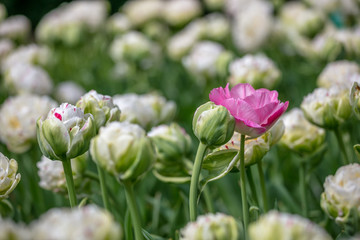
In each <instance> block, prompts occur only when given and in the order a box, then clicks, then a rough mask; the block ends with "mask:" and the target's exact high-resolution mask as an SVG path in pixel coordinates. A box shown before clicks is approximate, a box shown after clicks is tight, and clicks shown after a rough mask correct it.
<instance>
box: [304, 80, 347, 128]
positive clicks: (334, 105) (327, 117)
mask: <svg viewBox="0 0 360 240" xmlns="http://www.w3.org/2000/svg"><path fill="white" fill-rule="evenodd" d="M301 109H302V110H303V112H304V115H305V117H306V118H307V119H308V120H309V121H310V122H311V123H313V124H315V125H317V126H319V127H322V128H327V129H334V128H336V127H337V126H339V125H340V124H342V123H343V122H345V120H347V119H348V118H349V117H350V115H351V113H352V110H351V105H350V101H349V91H348V89H346V88H344V87H343V86H341V85H334V86H332V87H331V88H329V89H324V88H317V89H315V90H314V92H312V93H310V94H309V95H307V96H306V97H305V98H304V100H303V102H302V103H301Z"/></svg>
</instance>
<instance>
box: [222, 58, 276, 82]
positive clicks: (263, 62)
mask: <svg viewBox="0 0 360 240" xmlns="http://www.w3.org/2000/svg"><path fill="white" fill-rule="evenodd" d="M229 70H230V78H229V82H230V85H232V86H235V85H236V84H238V83H249V84H251V85H252V86H253V87H254V88H262V87H265V88H268V89H272V88H274V87H275V85H276V84H277V83H278V82H279V79H280V75H281V73H280V71H279V69H278V68H277V67H276V66H275V63H274V62H273V61H272V60H271V59H270V58H268V57H266V56H264V55H250V54H248V55H245V56H244V57H243V58H240V59H236V60H234V61H233V62H232V63H230V66H229Z"/></svg>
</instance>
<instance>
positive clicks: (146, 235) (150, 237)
mask: <svg viewBox="0 0 360 240" xmlns="http://www.w3.org/2000/svg"><path fill="white" fill-rule="evenodd" d="M142 233H143V236H144V238H145V239H146V240H166V238H162V237H160V236H156V235H154V234H150V233H149V232H147V231H146V230H145V229H142Z"/></svg>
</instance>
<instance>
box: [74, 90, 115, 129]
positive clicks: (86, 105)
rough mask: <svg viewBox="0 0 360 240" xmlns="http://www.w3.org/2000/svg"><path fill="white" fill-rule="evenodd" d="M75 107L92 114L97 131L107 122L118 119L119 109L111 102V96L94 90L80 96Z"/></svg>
mask: <svg viewBox="0 0 360 240" xmlns="http://www.w3.org/2000/svg"><path fill="white" fill-rule="evenodd" d="M76 107H78V108H81V109H82V110H83V111H84V113H91V114H92V115H93V117H94V119H95V124H96V130H97V131H99V129H100V127H102V126H105V125H106V124H107V123H109V122H113V121H119V120H120V109H119V108H118V106H116V105H115V104H114V103H113V100H112V98H111V97H110V96H105V95H101V94H98V93H97V92H96V91H95V90H91V91H90V92H88V93H87V94H85V95H84V96H83V97H81V99H80V100H79V101H78V102H77V104H76Z"/></svg>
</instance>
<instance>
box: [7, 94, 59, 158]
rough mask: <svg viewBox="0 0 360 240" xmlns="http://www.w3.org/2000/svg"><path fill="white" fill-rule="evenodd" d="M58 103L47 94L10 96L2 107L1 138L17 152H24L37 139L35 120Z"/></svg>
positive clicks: (44, 115) (10, 148) (43, 115)
mask: <svg viewBox="0 0 360 240" xmlns="http://www.w3.org/2000/svg"><path fill="white" fill-rule="evenodd" d="M56 105H57V104H56V103H55V102H54V101H53V100H52V99H50V98H48V97H47V96H43V97H40V96H36V95H18V96H14V97H9V98H8V99H6V101H5V102H4V103H3V104H2V106H1V108H0V116H1V117H0V140H1V142H3V143H4V144H6V146H7V148H8V149H9V150H10V151H12V152H15V153H24V152H26V151H27V150H29V149H30V148H31V146H32V143H33V142H35V141H36V125H35V122H36V120H37V119H38V118H39V117H46V114H47V113H48V112H49V110H50V109H51V108H53V107H55V106H56Z"/></svg>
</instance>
